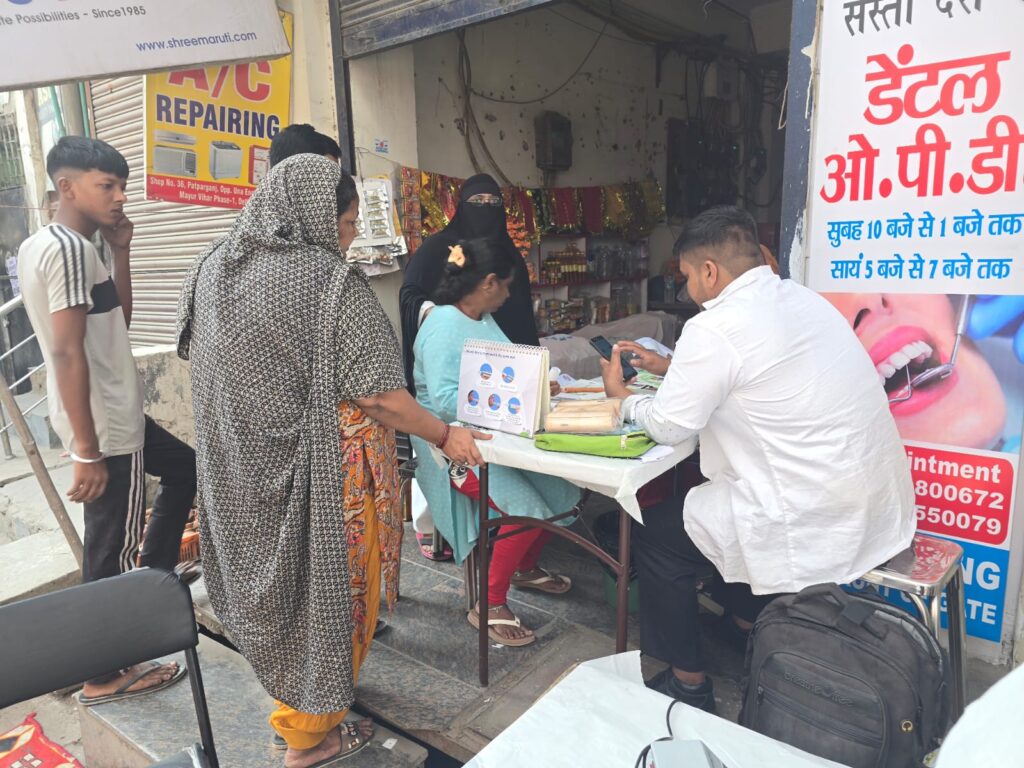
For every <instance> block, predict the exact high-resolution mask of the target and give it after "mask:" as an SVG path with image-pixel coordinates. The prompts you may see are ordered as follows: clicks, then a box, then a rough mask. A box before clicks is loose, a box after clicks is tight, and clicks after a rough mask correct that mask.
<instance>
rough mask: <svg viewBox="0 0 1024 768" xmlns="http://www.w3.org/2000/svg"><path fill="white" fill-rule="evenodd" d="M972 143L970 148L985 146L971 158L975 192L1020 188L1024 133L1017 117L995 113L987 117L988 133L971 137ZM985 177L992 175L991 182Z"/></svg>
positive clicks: (970, 180)
mask: <svg viewBox="0 0 1024 768" xmlns="http://www.w3.org/2000/svg"><path fill="white" fill-rule="evenodd" d="M970 146H971V149H978V150H984V151H979V152H978V153H977V154H975V155H974V157H973V158H972V159H971V175H970V176H969V177H968V178H967V186H968V188H970V190H971V191H972V192H975V193H976V194H979V195H991V194H993V193H994V192H1013V191H1015V190H1016V189H1017V177H1018V175H1019V168H1020V154H1021V147H1022V146H1024V133H1021V130H1020V127H1019V126H1018V125H1017V121H1016V120H1014V119H1013V118H1012V117H1010V116H1009V115H996V116H994V117H993V118H992V119H990V120H989V121H988V126H987V128H986V130H985V136H984V137H983V138H980V139H972V140H971V142H970ZM984 177H988V178H989V179H991V181H990V183H988V184H983V183H981V179H982V178H984Z"/></svg>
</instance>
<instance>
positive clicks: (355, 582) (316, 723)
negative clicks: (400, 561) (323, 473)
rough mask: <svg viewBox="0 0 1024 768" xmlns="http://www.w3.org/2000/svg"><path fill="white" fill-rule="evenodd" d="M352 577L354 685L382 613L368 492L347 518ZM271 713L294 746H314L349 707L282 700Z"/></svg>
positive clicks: (274, 723) (377, 545) (374, 519)
mask: <svg viewBox="0 0 1024 768" xmlns="http://www.w3.org/2000/svg"><path fill="white" fill-rule="evenodd" d="M345 528H346V536H347V539H348V544H349V550H348V561H349V577H350V585H351V592H352V624H353V629H352V677H353V679H352V685H353V686H355V684H356V683H357V682H358V680H359V668H360V667H361V666H362V663H363V661H364V660H365V659H366V655H367V654H368V653H369V652H370V644H371V643H372V642H373V630H374V629H375V628H376V626H377V614H378V613H379V612H380V589H381V560H380V543H379V539H378V536H377V515H376V510H375V509H374V500H373V496H372V495H370V494H367V495H366V497H365V499H364V502H363V511H362V513H361V514H359V515H357V516H356V517H355V518H353V520H351V521H346V524H345ZM276 704H277V708H276V709H275V710H274V711H273V712H272V713H271V715H270V725H271V727H272V728H273V729H274V730H275V731H277V733H278V734H279V735H280V736H281V738H282V739H284V740H285V742H287V744H288V746H289V747H291V748H292V749H312V748H313V747H315V746H317V745H318V744H319V743H320V742H321V741H323V740H324V739H325V738H327V734H329V733H330V732H331V731H332V730H333V729H334V728H337V727H338V725H340V724H341V722H342V721H343V720H344V719H345V715H347V714H348V710H347V709H346V710H343V711H341V712H328V713H327V714H321V715H311V714H309V713H306V712H300V711H299V710H297V709H292V708H291V707H289V706H288V705H287V704H285V703H283V702H280V701H278V702H276Z"/></svg>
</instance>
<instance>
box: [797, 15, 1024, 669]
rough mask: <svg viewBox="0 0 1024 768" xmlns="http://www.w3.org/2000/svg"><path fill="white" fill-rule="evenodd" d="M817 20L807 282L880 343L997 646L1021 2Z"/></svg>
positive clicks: (1015, 297)
mask: <svg viewBox="0 0 1024 768" xmlns="http://www.w3.org/2000/svg"><path fill="white" fill-rule="evenodd" d="M819 23H820V27H819V32H818V43H817V56H818V66H819V73H820V74H819V79H818V82H817V89H816V91H815V100H816V103H815V108H814V111H815V117H814V127H813V139H812V152H811V171H810V186H809V189H808V235H807V239H806V246H805V247H806V253H807V254H808V263H807V272H806V273H807V277H808V283H809V285H810V286H811V287H812V288H814V289H816V290H818V291H821V292H822V293H823V294H824V295H825V296H826V298H828V299H829V301H831V302H832V304H833V305H834V306H835V307H836V308H837V309H838V310H839V311H840V312H841V313H842V314H843V315H844V317H846V319H847V321H848V322H849V323H850V326H851V327H852V328H853V330H854V332H855V333H856V334H857V336H858V337H859V338H860V340H861V341H862V342H863V344H864V347H865V349H866V350H867V352H868V354H869V355H870V356H871V359H872V362H873V363H874V364H875V367H876V370H877V371H878V380H879V386H880V387H884V389H885V391H886V394H887V397H888V399H889V403H890V408H891V410H892V414H893V417H894V418H895V420H896V423H897V425H898V427H899V430H900V434H901V435H902V437H903V439H904V441H905V443H906V448H907V455H908V457H909V459H910V464H911V469H912V472H913V477H914V485H915V490H916V493H917V518H918V529H919V531H921V532H923V533H927V534H933V535H936V536H943V537H947V538H950V539H954V540H956V541H958V542H959V543H960V544H961V545H962V546H963V548H964V559H963V567H964V578H965V581H966V588H965V591H966V612H967V630H968V634H969V635H970V636H972V637H973V638H975V639H974V640H972V641H971V646H972V651H973V652H974V653H975V654H976V655H980V656H983V657H986V658H990V659H992V660H1002V659H1004V658H1005V657H1006V656H1007V654H1008V651H1009V644H1010V642H1011V641H1012V636H1013V630H1014V622H1015V608H1016V605H1017V598H1018V590H1019V587H1020V583H1021V559H1022V552H1021V549H1022V542H1021V538H1022V537H1021V534H1022V533H1024V521H1021V520H1017V519H1016V518H1018V517H1020V516H1021V514H1019V513H1018V511H1017V510H1016V508H1015V507H1016V506H1017V495H1018V494H1017V485H1018V483H1017V476H1018V468H1019V463H1020V442H1021V431H1022V423H1024V362H1022V361H1024V324H1022V323H1024V156H1022V155H1024V89H1022V88H1021V87H1020V85H1021V83H1024V46H1022V45H1021V37H1020V35H1021V33H1020V30H1021V29H1024V2H1020V0H846V1H845V2H838V1H837V2H827V3H824V8H823V10H822V11H821V16H820V19H819ZM890 597H891V599H893V600H894V601H899V600H900V599H901V598H900V597H899V596H898V595H896V594H893V595H891V596H890ZM908 605H909V604H908Z"/></svg>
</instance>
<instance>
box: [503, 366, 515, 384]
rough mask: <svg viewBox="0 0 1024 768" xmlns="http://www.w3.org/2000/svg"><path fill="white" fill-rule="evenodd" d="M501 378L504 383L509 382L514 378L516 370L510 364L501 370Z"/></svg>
mask: <svg viewBox="0 0 1024 768" xmlns="http://www.w3.org/2000/svg"><path fill="white" fill-rule="evenodd" d="M501 380H502V381H504V382H505V383H506V384H511V383H512V382H513V381H515V380H516V371H515V369H514V368H513V367H512V366H511V365H510V366H509V367H508V368H506V369H505V370H503V371H502V372H501Z"/></svg>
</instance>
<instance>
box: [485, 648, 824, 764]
mask: <svg viewBox="0 0 1024 768" xmlns="http://www.w3.org/2000/svg"><path fill="white" fill-rule="evenodd" d="M671 703H672V702H671V699H669V698H668V697H667V696H664V695H662V694H660V693H655V692H654V691H652V690H650V689H649V688H647V687H646V686H645V685H644V684H643V679H642V678H641V675H640V652H639V651H630V652H627V653H620V654H616V655H615V656H606V657H604V658H601V659H594V660H593V661H587V662H584V663H583V664H580V665H579V666H578V667H577V668H576V669H574V670H573V671H572V672H571V673H569V675H567V676H566V677H565V679H564V680H562V681H561V682H560V683H558V685H556V686H555V687H554V688H552V689H551V690H550V691H548V693H547V694H545V695H544V696H543V697H542V698H541V699H540V700H539V701H537V702H536V703H535V704H534V705H533V706H532V707H530V709H528V710H527V711H526V712H525V713H524V714H523V715H522V716H521V717H520V718H519V719H518V720H516V721H515V722H514V723H512V725H510V726H509V727H508V728H506V729H505V730H504V731H503V732H502V734H501V735H500V736H498V738H496V739H495V740H494V741H492V742H491V743H490V744H488V745H487V746H486V747H484V749H483V750H481V751H480V753H478V754H477V756H476V757H475V758H474V759H473V760H471V761H470V762H469V763H467V764H466V768H499V767H500V768H520V767H522V768H539V767H543V766H561V765H581V766H583V765H586V766H591V765H592V766H606V765H607V766H631V765H633V764H634V763H635V762H636V758H637V755H639V754H640V750H642V749H643V748H644V747H646V746H647V745H648V744H650V743H651V742H652V741H654V740H655V739H659V738H661V737H663V736H666V735H667V734H666V732H665V712H666V711H667V710H668V707H669V705H670V704H671ZM672 730H673V733H674V735H675V738H677V739H700V740H701V741H703V742H704V743H705V744H707V746H708V748H709V749H710V750H711V751H712V752H714V753H715V755H717V756H718V757H719V758H720V759H721V760H722V762H724V763H725V764H726V765H727V766H729V768H842V766H840V765H839V764H838V763H833V762H831V761H829V760H824V759H822V758H819V757H814V756H813V755H809V754H807V753H806V752H802V751H800V750H798V749H796V748H794V747H790V746H788V745H786V744H782V743H781V742H778V741H775V740H774V739H770V738H768V737H767V736H762V735H761V734H759V733H755V732H754V731H750V730H747V729H746V728H743V727H742V726H739V725H736V724H735V723H732V722H730V721H728V720H725V719H723V718H721V717H716V716H715V715H709V714H708V713H706V712H702V711H701V710H699V709H694V708H693V707H689V706H686V705H682V706H677V707H676V708H675V709H673V710H672Z"/></svg>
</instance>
